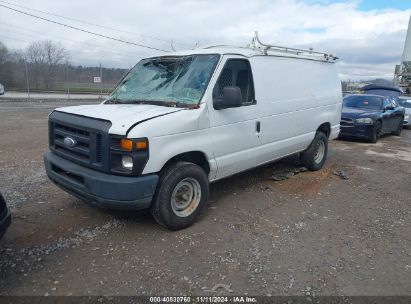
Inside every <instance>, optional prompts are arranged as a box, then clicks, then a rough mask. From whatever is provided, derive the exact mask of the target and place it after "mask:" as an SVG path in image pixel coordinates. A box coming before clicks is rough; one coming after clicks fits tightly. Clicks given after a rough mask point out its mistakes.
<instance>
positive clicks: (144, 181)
mask: <svg viewBox="0 0 411 304" xmlns="http://www.w3.org/2000/svg"><path fill="white" fill-rule="evenodd" d="M44 164H45V167H46V172H47V175H48V177H49V178H50V179H51V180H52V181H53V182H54V183H55V184H56V185H57V186H59V187H60V188H62V189H63V190H65V191H66V192H69V193H70V194H72V195H74V196H77V197H79V198H81V199H82V200H84V201H86V202H89V203H91V204H93V205H97V206H99V207H102V208H107V209H119V210H141V209H147V208H149V207H150V205H151V201H152V198H153V196H154V192H155V190H156V187H157V182H158V175H155V174H151V175H144V176H138V177H128V176H117V175H111V174H106V173H102V172H98V171H96V170H93V169H89V168H87V167H84V166H81V165H78V164H75V163H73V162H71V161H69V160H66V159H64V158H62V157H60V156H57V155H56V154H54V153H52V152H51V151H47V152H46V153H45V154H44Z"/></svg>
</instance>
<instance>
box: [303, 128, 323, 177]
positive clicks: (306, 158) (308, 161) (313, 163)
mask: <svg viewBox="0 0 411 304" xmlns="http://www.w3.org/2000/svg"><path fill="white" fill-rule="evenodd" d="M327 153H328V138H327V136H326V135H325V134H324V133H323V132H317V133H316V134H315V137H314V140H313V141H312V143H311V145H310V146H309V147H308V149H307V150H305V151H304V152H303V153H301V161H302V163H303V165H304V166H305V167H307V168H308V169H309V170H311V171H317V170H320V169H321V168H322V167H323V165H324V162H325V159H326V158H327Z"/></svg>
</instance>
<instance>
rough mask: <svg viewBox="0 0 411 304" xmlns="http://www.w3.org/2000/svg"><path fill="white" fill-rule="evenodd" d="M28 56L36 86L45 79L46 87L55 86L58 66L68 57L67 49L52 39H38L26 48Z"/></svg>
mask: <svg viewBox="0 0 411 304" xmlns="http://www.w3.org/2000/svg"><path fill="white" fill-rule="evenodd" d="M26 58H27V61H28V62H29V63H30V67H31V69H30V71H31V73H30V74H31V77H32V79H33V81H34V85H35V87H36V88H39V86H40V81H43V83H44V86H45V88H46V89H50V88H52V87H53V83H54V77H55V76H56V72H57V70H58V66H59V65H60V64H63V63H64V62H65V61H66V60H67V59H68V55H67V50H66V49H65V48H64V47H63V45H62V44H61V43H60V42H54V41H51V40H45V41H36V42H33V43H32V44H30V46H29V47H28V48H27V50H26Z"/></svg>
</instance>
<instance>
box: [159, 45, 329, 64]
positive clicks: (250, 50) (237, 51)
mask: <svg viewBox="0 0 411 304" xmlns="http://www.w3.org/2000/svg"><path fill="white" fill-rule="evenodd" d="M200 54H219V55H240V56H244V57H247V58H250V57H254V56H275V57H289V58H296V59H306V60H315V61H323V62H330V63H333V62H334V60H335V59H337V58H336V57H333V55H327V54H323V53H310V51H309V50H307V51H301V52H297V51H293V49H291V48H290V49H289V51H285V50H272V49H270V50H268V51H266V50H264V49H262V48H256V47H238V46H230V45H211V46H206V47H203V48H196V49H193V50H182V51H175V52H170V53H167V54H164V55H160V56H188V55H200ZM152 57H159V56H158V55H157V56H152Z"/></svg>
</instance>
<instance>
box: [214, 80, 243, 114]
mask: <svg viewBox="0 0 411 304" xmlns="http://www.w3.org/2000/svg"><path fill="white" fill-rule="evenodd" d="M242 104H243V96H242V94H241V89H240V88H239V87H235V86H227V87H224V89H223V98H216V99H214V100H213V106H214V109H216V110H222V109H227V108H237V107H241V105H242Z"/></svg>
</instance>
